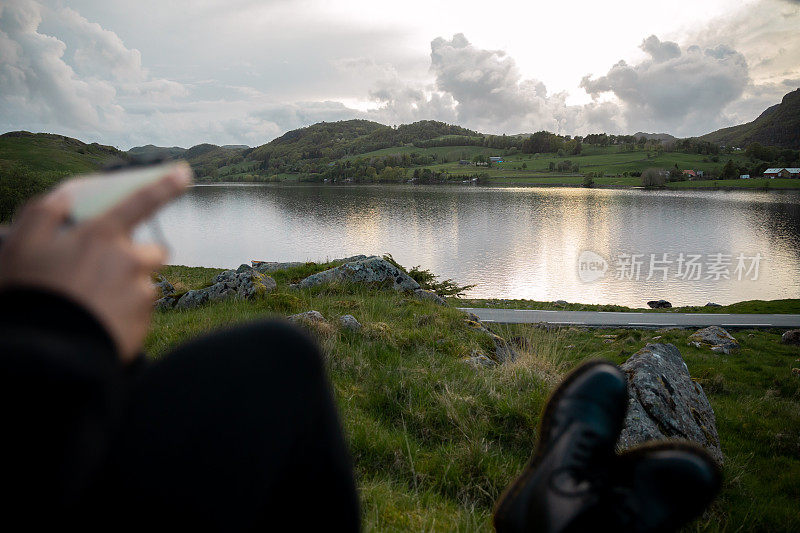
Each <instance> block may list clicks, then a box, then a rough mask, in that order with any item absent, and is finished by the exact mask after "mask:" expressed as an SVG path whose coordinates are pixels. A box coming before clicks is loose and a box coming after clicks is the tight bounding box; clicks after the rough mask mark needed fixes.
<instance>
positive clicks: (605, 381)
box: [494, 361, 628, 533]
mask: <svg viewBox="0 0 800 533" xmlns="http://www.w3.org/2000/svg"><path fill="white" fill-rule="evenodd" d="M627 405H628V393H627V384H626V380H625V375H624V374H623V373H622V371H621V370H620V369H619V368H618V367H617V366H616V365H614V364H612V363H610V362H606V361H590V362H588V363H585V364H583V365H581V366H580V367H578V368H577V369H575V370H574V371H573V372H572V373H571V374H570V375H568V376H567V377H566V378H565V379H564V381H563V382H562V383H561V384H560V385H559V386H558V388H557V389H556V390H555V392H553V394H552V396H551V397H550V400H549V401H548V402H547V406H546V407H545V409H544V413H543V414H542V421H541V425H540V432H539V440H538V443H537V446H536V451H535V452H534V454H533V457H532V458H531V460H530V461H529V463H528V465H527V466H526V467H525V470H524V471H523V473H522V475H521V476H520V477H519V478H517V479H516V481H514V482H513V483H512V484H511V485H510V486H509V487H508V488H507V489H506V491H505V492H504V494H503V495H502V496H501V497H500V499H499V500H498V503H497V505H496V508H495V514H494V525H495V528H496V529H497V531H498V532H500V533H507V532H518V531H543V532H562V531H577V530H579V528H580V527H581V526H580V524H581V523H585V522H583V517H584V516H587V514H592V513H593V512H594V511H595V508H596V506H597V504H598V502H599V501H600V499H601V496H602V495H603V492H602V490H603V486H604V484H605V480H606V479H607V478H608V475H609V468H610V467H611V465H612V462H613V460H614V458H615V455H614V450H615V445H616V442H617V438H618V437H619V434H620V432H621V431H622V424H623V422H624V419H625V410H626V408H627Z"/></svg>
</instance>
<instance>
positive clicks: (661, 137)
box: [633, 131, 677, 142]
mask: <svg viewBox="0 0 800 533" xmlns="http://www.w3.org/2000/svg"><path fill="white" fill-rule="evenodd" d="M633 136H634V137H636V138H637V139H641V138H642V137H644V138H645V139H647V140H648V141H654V140H655V141H661V142H667V141H674V140H675V139H676V138H677V137H675V136H673V135H670V134H669V133H645V132H643V131H637V132H636V133H634V134H633Z"/></svg>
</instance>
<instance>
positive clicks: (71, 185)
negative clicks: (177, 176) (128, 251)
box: [64, 161, 185, 224]
mask: <svg viewBox="0 0 800 533" xmlns="http://www.w3.org/2000/svg"><path fill="white" fill-rule="evenodd" d="M181 164H185V163H182V162H180V161H171V162H169V163H159V164H155V165H147V166H136V167H129V168H123V169H120V170H114V171H110V172H98V173H95V174H87V175H84V176H78V177H75V178H72V179H70V180H69V181H67V182H65V184H64V187H65V189H66V190H68V191H69V192H70V194H71V195H72V210H71V212H70V217H69V218H70V222H72V223H74V224H77V223H79V222H82V221H84V220H86V219H90V218H93V217H96V216H97V215H100V214H102V213H104V212H105V211H107V210H108V209H109V208H111V207H113V206H115V205H116V204H118V203H119V202H121V201H122V200H124V199H125V198H127V197H128V196H130V195H132V194H133V193H135V192H137V191H139V190H140V189H142V188H143V187H146V186H147V185H150V184H151V183H154V182H156V181H158V180H159V179H161V178H163V177H164V176H166V175H167V174H169V173H170V172H172V171H173V170H174V169H175V167H176V166H177V165H181Z"/></svg>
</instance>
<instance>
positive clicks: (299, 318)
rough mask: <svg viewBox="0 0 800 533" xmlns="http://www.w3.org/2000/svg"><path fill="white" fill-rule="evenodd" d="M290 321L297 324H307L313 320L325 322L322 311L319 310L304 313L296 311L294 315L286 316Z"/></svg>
mask: <svg viewBox="0 0 800 533" xmlns="http://www.w3.org/2000/svg"><path fill="white" fill-rule="evenodd" d="M288 320H289V321H290V322H295V323H298V324H308V323H314V322H327V320H325V317H324V316H322V313H320V312H319V311H313V310H312V311H305V312H304V313H297V314H296V315H292V316H290V317H289V318H288Z"/></svg>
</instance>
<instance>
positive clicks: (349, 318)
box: [339, 315, 361, 331]
mask: <svg viewBox="0 0 800 533" xmlns="http://www.w3.org/2000/svg"><path fill="white" fill-rule="evenodd" d="M339 324H341V326H342V328H344V329H347V330H350V331H358V330H360V329H361V323H360V322H359V321H358V320H356V317H354V316H353V315H342V316H340V317H339Z"/></svg>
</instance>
